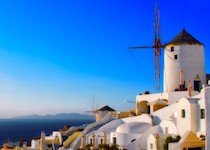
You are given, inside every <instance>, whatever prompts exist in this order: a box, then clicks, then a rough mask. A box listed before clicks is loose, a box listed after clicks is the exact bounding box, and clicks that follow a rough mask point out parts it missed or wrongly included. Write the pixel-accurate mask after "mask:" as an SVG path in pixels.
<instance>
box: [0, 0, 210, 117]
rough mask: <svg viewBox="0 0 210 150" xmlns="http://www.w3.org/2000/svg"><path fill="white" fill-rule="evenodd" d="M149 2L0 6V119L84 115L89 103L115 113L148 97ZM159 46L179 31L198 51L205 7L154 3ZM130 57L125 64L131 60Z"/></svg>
mask: <svg viewBox="0 0 210 150" xmlns="http://www.w3.org/2000/svg"><path fill="white" fill-rule="evenodd" d="M154 5H155V0H0V117H11V116H19V115H29V114H56V113H62V112H65V113H71V112H78V113H84V112H85V111H86V110H90V109H91V104H92V98H93V96H94V97H95V102H96V103H98V104H99V107H100V106H104V105H109V106H111V107H113V108H114V109H116V110H117V111H124V110H127V109H133V108H134V107H135V104H133V103H126V102H125V100H132V101H134V100H135V96H136V95H137V94H139V93H143V92H144V91H146V90H148V91H151V92H157V91H155V83H154V75H153V74H154V71H153V68H154V65H153V63H154V61H153V56H154V55H153V50H152V49H145V50H139V51H133V52H132V55H131V54H130V52H129V51H128V49H127V47H128V46H137V45H151V44H153V11H154ZM159 6H160V9H161V12H160V13H161V31H162V39H163V43H167V42H169V41H170V40H171V39H173V38H174V37H175V36H176V35H177V34H178V33H179V32H181V30H182V28H183V27H185V28H186V30H187V31H188V32H189V33H190V34H192V35H193V36H194V37H196V38H197V39H198V40H199V41H201V42H202V43H204V44H205V53H206V72H207V73H210V64H209V57H210V38H209V36H210V15H209V8H210V1H209V0H202V1H195V0H176V1H165V0H159ZM132 56H133V57H132Z"/></svg>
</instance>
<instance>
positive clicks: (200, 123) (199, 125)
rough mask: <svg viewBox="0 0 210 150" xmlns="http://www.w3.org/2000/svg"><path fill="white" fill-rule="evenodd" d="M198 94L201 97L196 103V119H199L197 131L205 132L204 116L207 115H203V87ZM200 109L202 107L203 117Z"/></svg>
mask: <svg viewBox="0 0 210 150" xmlns="http://www.w3.org/2000/svg"><path fill="white" fill-rule="evenodd" d="M200 95H201V99H200V100H199V101H198V105H199V108H198V121H199V124H198V131H201V132H202V131H203V132H205V131H206V117H207V116H206V115H205V112H206V106H205V95H204V89H203V90H202V91H201V93H200ZM201 109H203V110H204V111H205V112H204V118H201Z"/></svg>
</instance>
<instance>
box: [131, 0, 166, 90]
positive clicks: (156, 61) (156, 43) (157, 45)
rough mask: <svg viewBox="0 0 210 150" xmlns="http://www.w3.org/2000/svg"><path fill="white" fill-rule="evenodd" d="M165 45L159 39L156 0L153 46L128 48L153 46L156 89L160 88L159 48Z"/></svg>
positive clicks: (138, 47)
mask: <svg viewBox="0 0 210 150" xmlns="http://www.w3.org/2000/svg"><path fill="white" fill-rule="evenodd" d="M164 47H165V46H164V45H162V40H161V30H160V9H159V7H158V0H156V4H155V8H154V43H153V46H136V47H129V48H128V49H129V50H134V49H140V48H153V49H154V79H155V81H156V85H155V86H156V90H160V71H161V60H160V55H161V48H164Z"/></svg>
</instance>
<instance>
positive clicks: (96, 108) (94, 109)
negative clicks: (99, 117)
mask: <svg viewBox="0 0 210 150" xmlns="http://www.w3.org/2000/svg"><path fill="white" fill-rule="evenodd" d="M98 105H99V104H98V103H97V104H95V98H94V96H93V98H92V104H91V106H90V107H91V110H90V111H86V112H87V113H92V115H93V116H94V117H95V118H96V114H97V112H98Z"/></svg>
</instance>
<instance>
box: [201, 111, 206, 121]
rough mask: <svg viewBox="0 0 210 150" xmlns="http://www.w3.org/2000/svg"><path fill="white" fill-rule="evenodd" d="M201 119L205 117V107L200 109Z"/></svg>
mask: <svg viewBox="0 0 210 150" xmlns="http://www.w3.org/2000/svg"><path fill="white" fill-rule="evenodd" d="M201 119H205V109H201Z"/></svg>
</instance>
